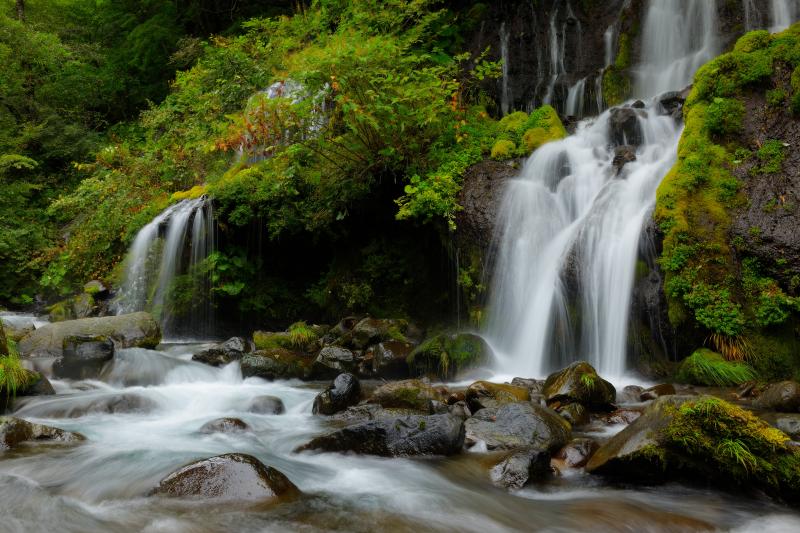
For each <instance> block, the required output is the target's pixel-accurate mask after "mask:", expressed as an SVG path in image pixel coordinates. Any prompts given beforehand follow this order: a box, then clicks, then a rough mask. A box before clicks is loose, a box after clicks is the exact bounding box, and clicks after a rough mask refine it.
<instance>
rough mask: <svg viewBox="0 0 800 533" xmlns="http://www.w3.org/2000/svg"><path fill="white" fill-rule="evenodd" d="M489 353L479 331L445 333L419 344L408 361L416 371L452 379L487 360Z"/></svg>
mask: <svg viewBox="0 0 800 533" xmlns="http://www.w3.org/2000/svg"><path fill="white" fill-rule="evenodd" d="M490 355H491V354H490V351H489V349H488V348H487V346H486V342H485V341H484V340H483V339H481V338H480V337H478V336H476V335H471V334H468V333H456V334H449V333H442V334H439V335H436V336H434V337H431V338H429V339H427V340H425V341H424V342H423V343H422V344H420V345H419V346H417V347H416V348H415V349H414V351H413V352H411V353H410V354H409V356H408V358H407V360H406V361H407V362H408V365H409V367H410V368H411V369H412V371H414V372H416V373H417V374H431V375H436V376H437V377H439V378H441V379H452V378H454V377H455V376H456V375H457V374H458V373H459V372H460V371H462V370H465V369H467V368H473V367H476V366H478V365H481V364H484V363H486V362H488V358H489V357H490Z"/></svg>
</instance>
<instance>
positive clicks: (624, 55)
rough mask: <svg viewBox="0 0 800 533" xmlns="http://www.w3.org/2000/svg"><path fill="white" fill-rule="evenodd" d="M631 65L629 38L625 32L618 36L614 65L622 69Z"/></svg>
mask: <svg viewBox="0 0 800 533" xmlns="http://www.w3.org/2000/svg"><path fill="white" fill-rule="evenodd" d="M630 66H631V38H630V36H629V35H628V34H627V33H621V34H620V36H619V51H618V52H617V57H616V58H615V59H614V67H615V68H617V69H619V70H623V69H626V68H628V67H630Z"/></svg>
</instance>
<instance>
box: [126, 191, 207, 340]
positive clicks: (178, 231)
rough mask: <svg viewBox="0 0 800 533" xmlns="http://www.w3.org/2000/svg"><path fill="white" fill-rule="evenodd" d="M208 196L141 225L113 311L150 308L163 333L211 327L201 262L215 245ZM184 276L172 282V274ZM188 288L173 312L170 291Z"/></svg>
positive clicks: (196, 332) (200, 332) (202, 332)
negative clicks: (185, 307) (182, 304)
mask: <svg viewBox="0 0 800 533" xmlns="http://www.w3.org/2000/svg"><path fill="white" fill-rule="evenodd" d="M214 233H215V226H214V218H213V211H212V206H211V202H210V201H209V200H208V199H206V198H205V197H202V198H197V199H194V200H183V201H181V202H178V203H176V204H173V205H171V206H169V207H168V208H167V209H165V210H164V211H162V212H161V213H160V214H159V215H158V216H156V217H155V218H154V219H153V220H152V221H151V222H150V223H149V224H147V225H146V226H145V227H143V228H142V229H141V230H140V231H139V233H138V234H137V235H136V238H135V239H134V241H133V244H132V245H131V247H130V250H129V251H128V255H127V257H126V259H125V274H124V278H123V281H122V284H121V286H120V288H119V290H118V291H117V296H116V298H115V300H114V310H115V311H116V313H117V314H124V313H133V312H136V311H150V312H152V313H154V314H155V315H156V316H158V317H159V321H160V323H161V328H162V334H163V336H164V338H172V337H174V336H176V335H181V334H184V333H191V334H194V335H199V336H201V337H202V336H206V337H209V336H211V334H212V333H213V332H212V331H211V329H212V328H213V321H212V309H211V300H210V294H209V291H210V281H209V279H208V275H207V273H204V272H200V271H199V270H200V267H201V263H202V262H203V261H204V260H205V259H206V258H207V257H208V256H209V255H210V254H211V253H212V252H213V251H214V249H215V238H214ZM182 275H188V276H189V280H190V282H189V283H188V284H185V283H184V284H181V286H180V287H176V282H177V281H178V277H179V276H182ZM173 290H177V291H191V293H192V295H191V296H192V297H191V298H190V299H189V303H188V306H189V309H188V310H183V309H182V310H181V312H180V313H179V314H178V315H176V314H175V313H174V312H173V311H174V309H175V304H176V302H175V301H174V296H175V294H173V293H172V292H171V291H173Z"/></svg>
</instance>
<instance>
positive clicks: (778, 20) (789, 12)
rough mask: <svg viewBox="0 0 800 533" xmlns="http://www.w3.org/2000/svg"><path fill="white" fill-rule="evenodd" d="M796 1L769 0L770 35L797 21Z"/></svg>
mask: <svg viewBox="0 0 800 533" xmlns="http://www.w3.org/2000/svg"><path fill="white" fill-rule="evenodd" d="M797 12H798V1H797V0H770V9H769V15H770V18H769V20H770V27H769V31H770V32H772V33H775V32H779V31H783V30H785V29H786V28H788V27H789V26H790V25H791V24H792V23H793V22H795V21H796V20H797Z"/></svg>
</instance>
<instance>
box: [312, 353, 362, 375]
mask: <svg viewBox="0 0 800 533" xmlns="http://www.w3.org/2000/svg"><path fill="white" fill-rule="evenodd" d="M356 366H357V361H356V357H355V355H354V354H353V352H352V351H350V350H348V349H347V348H342V347H341V346H325V347H324V348H323V349H322V350H320V351H319V354H318V355H317V358H316V359H315V360H314V365H313V367H312V372H313V375H314V376H315V377H317V378H328V379H333V378H334V377H336V376H337V375H339V374H341V373H342V372H354V371H355V369H356Z"/></svg>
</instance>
